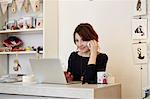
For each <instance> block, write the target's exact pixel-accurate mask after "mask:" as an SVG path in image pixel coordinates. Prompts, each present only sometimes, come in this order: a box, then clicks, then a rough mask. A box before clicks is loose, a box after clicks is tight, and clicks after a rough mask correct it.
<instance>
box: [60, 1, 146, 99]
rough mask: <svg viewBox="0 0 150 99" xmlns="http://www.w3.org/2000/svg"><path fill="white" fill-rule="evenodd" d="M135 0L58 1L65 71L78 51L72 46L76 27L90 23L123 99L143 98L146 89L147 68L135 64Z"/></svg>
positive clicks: (61, 53) (61, 55)
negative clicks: (132, 24) (72, 53)
mask: <svg viewBox="0 0 150 99" xmlns="http://www.w3.org/2000/svg"><path fill="white" fill-rule="evenodd" d="M133 1H135V0H60V1H59V57H60V58H61V60H62V62H63V65H64V69H66V68H67V60H68V57H69V55H70V53H71V52H72V51H74V50H76V47H75V45H74V43H73V32H74V29H75V27H76V26H77V25H78V24H79V23H81V22H89V23H90V24H92V25H93V27H94V28H95V30H96V31H97V33H98V35H99V37H100V46H101V51H102V52H105V53H107V55H108V57H109V61H108V65H107V71H108V72H110V73H111V74H112V75H113V76H115V78H116V82H119V83H121V84H122V99H141V94H142V92H141V90H142V89H141V88H144V87H145V86H147V69H148V68H147V65H144V66H143V70H142V71H141V70H140V66H138V65H134V63H133V55H132V38H131V19H132V18H133ZM141 78H143V79H141Z"/></svg>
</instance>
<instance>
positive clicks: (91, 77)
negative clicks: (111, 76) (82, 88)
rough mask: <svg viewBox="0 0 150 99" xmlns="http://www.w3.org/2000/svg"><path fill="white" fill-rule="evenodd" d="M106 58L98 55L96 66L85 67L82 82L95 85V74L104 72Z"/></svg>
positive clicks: (103, 55)
mask: <svg viewBox="0 0 150 99" xmlns="http://www.w3.org/2000/svg"><path fill="white" fill-rule="evenodd" d="M107 61H108V56H107V55H106V54H100V55H98V56H97V60H96V64H89V65H87V66H86V70H85V74H84V77H85V78H84V80H85V81H84V82H88V83H97V72H98V71H105V70H106V64H107Z"/></svg>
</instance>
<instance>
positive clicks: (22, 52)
mask: <svg viewBox="0 0 150 99" xmlns="http://www.w3.org/2000/svg"><path fill="white" fill-rule="evenodd" d="M36 53H37V52H36V51H16V52H0V55H7V54H36ZM42 53H43V51H40V54H42Z"/></svg>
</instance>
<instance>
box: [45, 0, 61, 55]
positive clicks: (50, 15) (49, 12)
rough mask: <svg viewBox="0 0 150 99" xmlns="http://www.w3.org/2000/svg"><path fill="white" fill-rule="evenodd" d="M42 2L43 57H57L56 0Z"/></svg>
mask: <svg viewBox="0 0 150 99" xmlns="http://www.w3.org/2000/svg"><path fill="white" fill-rule="evenodd" d="M43 1H44V2H43V3H44V6H43V7H44V15H43V16H44V57H45V58H54V57H55V58H56V57H58V0H43Z"/></svg>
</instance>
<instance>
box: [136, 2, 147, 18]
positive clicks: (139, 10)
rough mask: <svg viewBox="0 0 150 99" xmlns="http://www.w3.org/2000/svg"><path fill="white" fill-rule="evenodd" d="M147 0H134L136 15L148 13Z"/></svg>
mask: <svg viewBox="0 0 150 99" xmlns="http://www.w3.org/2000/svg"><path fill="white" fill-rule="evenodd" d="M146 4H147V0H134V16H140V15H146V14H147V11H146V10H147V5H146Z"/></svg>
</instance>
